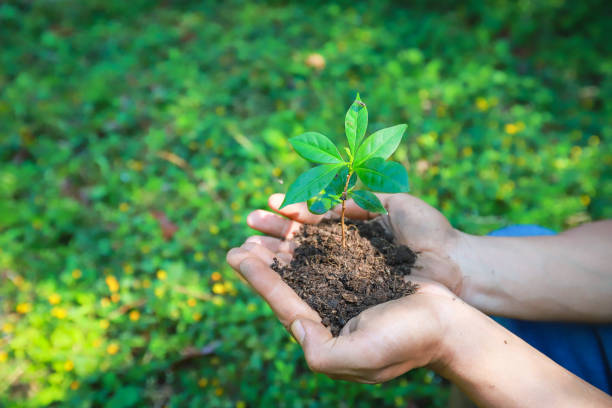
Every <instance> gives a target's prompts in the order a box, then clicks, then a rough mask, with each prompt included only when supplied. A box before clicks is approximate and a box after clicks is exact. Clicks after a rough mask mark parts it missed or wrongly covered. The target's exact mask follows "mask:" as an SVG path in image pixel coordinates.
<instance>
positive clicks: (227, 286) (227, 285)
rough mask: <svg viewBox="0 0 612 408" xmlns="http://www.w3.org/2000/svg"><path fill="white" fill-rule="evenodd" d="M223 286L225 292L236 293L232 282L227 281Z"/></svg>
mask: <svg viewBox="0 0 612 408" xmlns="http://www.w3.org/2000/svg"><path fill="white" fill-rule="evenodd" d="M223 286H225V291H226V292H234V291H236V288H235V287H234V284H233V283H232V282H228V281H226V282H225V283H224V284H223Z"/></svg>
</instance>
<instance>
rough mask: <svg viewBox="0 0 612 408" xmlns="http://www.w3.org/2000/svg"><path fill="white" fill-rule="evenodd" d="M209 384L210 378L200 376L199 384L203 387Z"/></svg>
mask: <svg viewBox="0 0 612 408" xmlns="http://www.w3.org/2000/svg"><path fill="white" fill-rule="evenodd" d="M207 385H208V378H200V379H199V380H198V386H200V387H201V388H204V387H206V386H207Z"/></svg>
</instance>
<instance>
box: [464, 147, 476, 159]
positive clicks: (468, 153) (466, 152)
mask: <svg viewBox="0 0 612 408" xmlns="http://www.w3.org/2000/svg"><path fill="white" fill-rule="evenodd" d="M473 152H474V151H473V150H472V148H471V147H470V146H466V147H464V148H463V150H462V153H463V155H464V156H465V157H470V156H471V155H472V153H473Z"/></svg>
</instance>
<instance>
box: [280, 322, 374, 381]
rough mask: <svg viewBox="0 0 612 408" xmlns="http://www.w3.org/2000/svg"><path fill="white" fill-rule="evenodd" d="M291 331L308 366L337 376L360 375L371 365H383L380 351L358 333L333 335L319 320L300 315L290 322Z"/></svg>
mask: <svg viewBox="0 0 612 408" xmlns="http://www.w3.org/2000/svg"><path fill="white" fill-rule="evenodd" d="M291 331H292V333H293V335H294V337H295V338H296V340H297V341H298V342H299V343H300V345H301V346H302V348H303V349H304V356H305V357H306V361H307V362H308V366H309V367H310V368H311V370H313V371H315V372H319V373H325V374H328V375H336V376H350V377H354V376H359V375H361V374H363V373H364V372H365V371H371V370H372V368H371V367H372V366H373V367H378V366H379V365H380V366H381V368H382V363H380V364H379V360H380V358H379V355H378V354H377V352H376V351H375V350H372V348H371V345H372V344H370V343H368V342H367V339H364V338H363V336H361V335H360V334H359V333H355V334H353V335H348V336H339V337H332V334H331V332H330V331H329V329H327V328H325V327H324V326H323V325H322V324H321V323H318V322H315V321H310V320H307V319H302V318H300V319H299V320H297V321H296V322H294V323H293V324H292V325H291Z"/></svg>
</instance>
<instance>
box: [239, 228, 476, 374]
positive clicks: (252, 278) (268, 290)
mask: <svg viewBox="0 0 612 408" xmlns="http://www.w3.org/2000/svg"><path fill="white" fill-rule="evenodd" d="M255 241H257V242H255ZM291 252H292V248H291V244H290V243H289V242H287V241H280V240H278V239H274V238H271V237H261V236H260V237H258V239H250V240H247V242H246V243H245V244H244V245H242V246H241V247H240V248H234V249H232V250H231V251H230V252H229V253H228V254H227V261H228V263H229V264H230V265H231V266H232V267H233V268H234V269H235V270H236V271H238V272H240V273H241V274H242V276H243V277H244V278H245V279H246V280H247V281H248V282H249V283H250V284H251V286H252V287H253V288H254V289H255V290H256V291H257V292H258V293H259V294H260V295H261V296H262V297H263V298H264V299H265V300H266V302H268V304H269V305H270V307H271V308H272V310H273V311H274V312H275V313H276V315H277V316H278V318H279V320H280V321H281V323H282V324H283V325H284V326H285V327H286V328H287V329H288V330H290V331H291V332H292V333H293V335H294V337H295V338H296V340H297V341H298V342H299V343H300V345H301V346H302V348H303V350H304V355H305V357H306V361H307V363H308V365H309V367H310V368H311V369H312V370H313V371H315V372H321V373H324V374H326V375H328V376H330V377H332V378H335V379H345V380H351V381H357V382H364V383H379V382H383V381H387V380H390V379H392V378H394V377H397V376H398V375H401V374H403V373H405V372H406V371H408V370H411V369H413V368H415V367H422V366H430V367H432V368H434V369H435V368H436V367H444V366H445V365H446V364H447V360H448V358H449V355H450V354H449V352H448V351H447V350H448V348H447V345H446V344H445V342H444V339H445V337H446V333H447V331H448V330H449V328H451V327H454V326H453V322H454V316H455V315H456V309H457V308H458V307H462V305H463V306H465V305H464V304H463V302H462V301H461V300H460V299H458V298H456V297H455V295H453V294H452V293H451V292H450V291H449V290H448V289H446V288H445V287H443V286H442V285H439V284H436V283H434V282H431V281H427V280H425V279H418V280H415V279H411V280H413V281H415V282H416V283H418V284H419V289H418V291H417V293H415V294H413V295H410V296H407V297H403V298H401V299H397V300H394V301H391V302H387V303H383V304H380V305H377V306H375V307H372V308H370V309H367V310H365V311H363V312H362V313H361V314H360V315H358V316H357V317H355V318H353V319H351V320H350V321H349V322H348V323H347V324H346V326H345V327H344V328H343V329H342V331H341V333H340V336H338V337H332V334H331V332H330V331H329V329H327V328H326V327H325V326H323V325H322V324H321V318H320V317H319V315H318V314H317V313H316V312H315V311H314V310H313V309H311V308H310V307H309V306H308V305H307V304H306V303H305V302H304V301H303V300H302V299H301V298H300V297H299V296H298V295H297V294H296V293H295V292H294V291H293V290H292V289H291V288H290V287H289V286H288V285H287V284H286V283H285V282H284V281H283V280H282V279H281V277H280V275H278V273H276V272H275V271H273V270H272V269H271V268H270V266H269V265H270V264H271V263H272V260H273V258H274V257H277V258H281V261H284V262H287V261H289V260H290V257H291Z"/></svg>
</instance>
